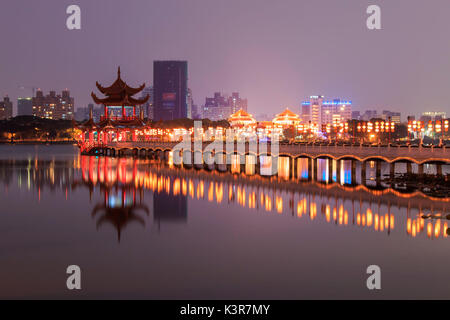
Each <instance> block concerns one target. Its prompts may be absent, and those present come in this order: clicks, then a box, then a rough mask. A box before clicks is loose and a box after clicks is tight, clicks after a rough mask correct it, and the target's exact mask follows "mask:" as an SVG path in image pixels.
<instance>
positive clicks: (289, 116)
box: [272, 108, 301, 128]
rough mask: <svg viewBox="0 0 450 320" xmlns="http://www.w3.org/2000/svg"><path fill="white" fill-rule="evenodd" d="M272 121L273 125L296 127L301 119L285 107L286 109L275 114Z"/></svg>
mask: <svg viewBox="0 0 450 320" xmlns="http://www.w3.org/2000/svg"><path fill="white" fill-rule="evenodd" d="M272 122H273V125H274V126H278V127H283V128H285V127H290V126H294V127H296V126H298V125H299V124H300V123H301V119H300V117H299V116H298V115H297V114H295V113H293V112H292V111H291V110H289V109H287V108H286V110H284V111H283V112H281V113H279V114H277V115H276V116H275V118H273V120H272Z"/></svg>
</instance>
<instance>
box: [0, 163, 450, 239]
mask: <svg viewBox="0 0 450 320" xmlns="http://www.w3.org/2000/svg"><path fill="white" fill-rule="evenodd" d="M322 160H323V161H322ZM265 165H267V167H268V166H269V165H270V164H265ZM278 165H279V168H278V169H279V170H278V174H277V175H276V176H272V175H270V176H265V175H264V165H263V166H262V167H261V168H257V167H256V166H255V165H254V164H253V165H252V163H247V164H245V166H241V165H240V164H239V163H238V161H237V159H236V162H234V163H233V164H232V165H230V166H229V167H226V168H224V169H225V170H222V171H221V170H209V169H208V168H201V169H193V168H191V169H189V168H181V167H176V166H174V165H173V164H172V163H171V161H170V157H169V160H168V161H160V160H151V159H133V158H110V157H94V156H78V155H77V156H75V157H74V159H73V160H70V161H41V160H38V159H31V160H27V161H13V162H2V163H1V165H0V180H1V181H3V183H4V185H5V187H6V188H8V187H9V186H10V185H12V184H17V187H18V188H19V189H26V190H30V191H31V190H36V192H37V193H38V195H39V196H38V200H40V197H41V196H40V195H41V191H42V190H43V189H44V188H49V189H50V190H53V191H54V190H63V192H64V194H65V199H66V200H68V201H69V200H70V199H68V198H70V192H71V191H72V192H73V191H75V189H77V188H85V189H88V191H89V195H90V198H91V199H93V198H95V199H100V201H99V202H97V204H96V205H95V206H94V208H93V209H92V212H91V215H92V217H93V218H94V219H95V223H96V226H97V227H98V228H101V227H102V226H103V225H104V224H107V223H109V224H111V225H113V226H114V228H115V229H116V231H117V238H118V240H120V238H121V235H122V230H123V229H125V228H126V227H127V225H128V224H130V223H137V224H138V225H142V226H143V227H144V228H148V226H149V225H157V226H161V224H163V223H186V222H187V220H188V204H189V201H194V202H198V201H207V202H211V203H215V204H216V205H218V206H226V207H227V208H228V207H230V206H233V205H237V206H239V207H242V208H246V209H248V210H249V211H250V212H255V213H260V214H266V213H273V214H276V215H281V216H290V217H292V218H294V219H296V220H304V219H307V220H309V221H314V222H318V223H329V224H333V225H336V226H340V227H343V228H346V227H347V228H360V229H362V230H365V231H367V232H369V231H372V232H382V233H384V234H387V235H389V234H391V233H393V232H397V233H403V234H406V235H407V236H409V237H412V238H414V237H418V236H423V237H426V238H429V239H435V238H446V237H447V236H448V233H447V230H448V222H447V221H448V220H447V219H446V217H447V215H448V214H449V203H450V198H449V197H447V198H433V197H430V196H427V195H425V194H423V193H421V192H420V191H418V190H395V189H392V188H389V187H386V186H384V185H383V184H376V183H374V184H373V185H370V184H369V183H367V184H366V185H364V184H360V183H358V182H359V181H358V179H356V180H353V179H352V173H351V172H352V170H354V168H352V164H351V162H350V163H347V162H345V160H344V161H343V162H342V163H341V166H340V168H339V170H337V167H336V163H333V162H329V161H328V160H327V159H319V161H318V162H317V166H316V168H317V169H316V172H315V173H313V172H314V170H311V169H312V168H311V167H310V165H309V164H308V161H307V159H306V160H305V159H301V158H300V159H298V164H297V170H296V171H293V170H292V169H293V167H292V166H291V163H289V161H287V160H285V159H283V158H282V157H280V161H279V163H278ZM219 169H220V168H219ZM367 169H368V170H367V176H368V177H369V179H368V182H370V181H371V180H370V179H371V178H372V177H374V176H376V172H375V171H376V168H375V167H371V166H370V164H369V165H368V168H367ZM310 173H311V174H310ZM313 175H314V177H315V178H313ZM53 191H52V192H53ZM97 191H99V193H100V195H101V197H100V198H99V197H98V196H96V195H95V193H96V192H97ZM148 194H150V196H148ZM97 201H98V200H97ZM428 215H430V216H431V217H433V219H425V217H427V216H428ZM150 217H152V218H153V223H149V218H150ZM255 218H257V217H255Z"/></svg>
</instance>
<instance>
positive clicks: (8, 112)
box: [0, 96, 13, 120]
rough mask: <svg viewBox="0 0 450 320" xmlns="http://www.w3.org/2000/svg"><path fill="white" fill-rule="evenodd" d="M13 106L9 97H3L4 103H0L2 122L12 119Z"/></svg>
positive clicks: (0, 118)
mask: <svg viewBox="0 0 450 320" xmlns="http://www.w3.org/2000/svg"><path fill="white" fill-rule="evenodd" d="M12 115H13V104H12V102H11V100H9V97H8V96H5V97H3V101H0V120H6V119H9V118H12Z"/></svg>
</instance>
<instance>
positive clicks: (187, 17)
mask: <svg viewBox="0 0 450 320" xmlns="http://www.w3.org/2000/svg"><path fill="white" fill-rule="evenodd" d="M400 2H402V3H403V4H404V5H402V3H396V4H390V3H383V4H381V8H382V10H383V11H382V12H383V29H382V30H379V31H375V32H373V31H369V30H367V28H365V24H364V22H365V19H366V15H365V8H366V7H367V5H368V3H369V2H368V1H367V2H365V1H363V2H362V3H353V2H352V3H350V2H345V3H334V2H332V1H325V0H323V1H302V2H299V1H287V0H286V1H282V2H281V3H268V4H264V5H263V4H261V3H259V2H256V1H246V2H245V3H241V2H240V1H229V2H228V3H227V5H224V4H221V3H219V2H211V1H203V0H196V1H191V2H189V3H182V2H179V1H164V2H162V1H153V2H148V1H137V2H136V3H134V4H133V5H131V6H130V5H129V4H126V3H123V2H118V1H113V2H111V1H110V2H106V1H96V2H95V3H91V2H88V1H78V5H79V6H80V8H81V10H82V28H81V30H72V31H70V30H68V29H67V28H65V24H64V22H65V19H66V17H67V15H66V14H65V8H66V7H67V5H68V3H66V2H64V1H63V2H59V1H50V0H47V1H41V2H39V3H27V4H26V6H27V8H28V9H29V10H23V4H22V3H21V2H20V1H18V2H13V1H6V2H4V4H3V6H4V7H6V8H7V10H5V11H4V12H12V13H14V14H8V15H5V16H4V17H3V19H1V21H0V27H1V28H2V30H11V32H8V33H5V35H4V41H5V43H6V44H8V45H7V46H5V48H4V50H3V51H2V56H1V58H0V63H1V65H2V69H1V71H2V73H3V74H7V75H8V77H2V78H1V79H0V95H1V96H3V95H5V94H8V95H9V97H11V100H12V101H14V110H15V112H17V111H16V110H17V103H16V102H17V98H18V97H27V96H30V95H31V88H32V87H40V88H41V89H43V90H44V91H49V90H55V91H58V92H60V91H61V90H62V89H64V88H69V89H70V90H71V92H73V96H74V97H75V100H76V107H83V106H87V104H88V103H90V97H89V92H90V91H89V90H90V88H91V87H92V84H93V81H94V80H92V79H99V81H100V82H105V83H107V82H109V81H112V80H113V79H112V77H111V70H114V69H115V68H117V66H118V65H120V66H121V67H122V69H123V70H124V72H126V74H127V78H128V79H130V81H131V84H133V85H134V81H137V82H141V81H145V82H146V83H148V84H150V83H151V79H152V74H153V70H152V63H153V61H154V60H161V59H164V60H186V61H188V62H189V88H191V89H192V91H193V94H194V96H195V97H196V101H195V103H196V104H199V101H202V99H203V97H207V96H209V95H210V94H211V93H212V92H216V91H221V92H234V91H239V92H241V94H242V95H243V96H245V97H246V98H248V101H249V105H248V109H249V111H250V112H254V113H256V112H261V113H271V114H273V113H277V112H280V111H281V110H283V109H284V108H285V107H290V108H295V110H297V108H298V107H299V104H300V103H301V101H302V100H303V99H304V98H305V97H308V96H309V95H311V94H314V93H322V94H325V95H326V96H329V97H333V96H343V97H351V98H352V100H353V102H354V105H355V107H356V109H358V108H359V110H361V111H362V110H365V109H378V111H381V110H382V108H386V107H390V108H392V109H394V110H396V111H399V112H401V113H402V114H405V115H406V114H407V113H411V114H416V115H418V114H420V113H421V111H422V110H424V109H427V110H436V111H447V112H448V110H449V109H450V107H449V104H448V101H450V93H448V90H447V84H448V83H449V82H450V81H449V80H450V79H449V75H450V72H449V71H450V65H449V64H448V62H447V57H448V55H449V53H450V45H449V44H447V43H445V42H442V41H439V42H437V40H438V39H440V38H442V37H443V36H444V35H445V30H447V29H448V26H449V22H448V21H447V19H445V10H444V8H445V4H446V2H445V1H435V2H433V4H431V5H430V4H424V3H422V2H419V1H400ZM108 3H109V4H111V5H110V6H108ZM125 7H127V10H125ZM44 12H45V15H46V16H48V17H49V19H46V20H45V21H44V22H42V20H41V19H39V16H41V14H44ZM167 12H170V14H171V15H170V17H171V19H166V18H167V16H165V15H164V14H161V13H167ZM311 12H316V13H317V14H310V13H311ZM206 13H208V14H206ZM229 16H231V17H233V19H228V17H229ZM118 17H121V18H120V19H118ZM130 17H133V19H128V18H130ZM406 18H407V19H406ZM13 19H14V20H13ZM173 19H176V21H177V23H176V24H173V23H171V22H170V20H173ZM317 19H319V20H320V23H319V24H317V23H316V22H317ZM166 20H169V21H166ZM21 21H27V23H26V24H22V23H21ZM111 21H114V23H111ZM121 21H127V23H125V22H121ZM429 21H433V22H432V23H430V22H429ZM30 25H33V28H31V27H30ZM180 26H183V28H181V27H180ZM206 26H208V28H205V27H206ZM312 26H314V27H312ZM336 27H339V28H337V29H339V30H340V31H339V33H338V32H337V31H336ZM388 31H389V32H388ZM55 39H56V40H55ZM118 39H121V40H120V42H118V41H119V40H118ZM123 41H125V42H127V43H126V44H124V43H123ZM211 48H214V49H213V50H211ZM236 48H238V49H236ZM330 48H339V50H334V49H333V50H330ZM386 48H389V50H387V49H386ZM430 48H434V50H430ZM56 52H58V54H56ZM44 74H45V75H46V77H45V78H44V77H42V75H44ZM20 87H24V88H25V89H20Z"/></svg>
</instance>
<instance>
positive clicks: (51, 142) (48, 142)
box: [0, 140, 77, 146]
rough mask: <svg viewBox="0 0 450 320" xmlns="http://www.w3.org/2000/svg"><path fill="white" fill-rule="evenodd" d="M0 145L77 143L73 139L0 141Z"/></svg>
mask: <svg viewBox="0 0 450 320" xmlns="http://www.w3.org/2000/svg"><path fill="white" fill-rule="evenodd" d="M0 145H11V146H14V145H77V142H76V141H75V140H73V141H70V140H69V141H33V140H31V141H14V142H10V141H0Z"/></svg>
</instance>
